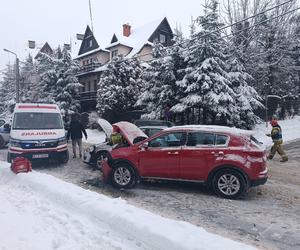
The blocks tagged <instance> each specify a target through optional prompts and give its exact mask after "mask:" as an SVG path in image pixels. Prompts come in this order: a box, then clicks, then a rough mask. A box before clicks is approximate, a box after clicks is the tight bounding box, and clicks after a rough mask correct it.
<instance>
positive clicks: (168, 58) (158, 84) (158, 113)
mask: <svg viewBox="0 0 300 250" xmlns="http://www.w3.org/2000/svg"><path fill="white" fill-rule="evenodd" d="M182 41H183V38H182V37H179V36H178V37H175V40H174V45H173V46H172V47H170V48H168V47H164V46H163V45H162V44H160V43H159V42H157V41H156V42H155V43H154V48H153V56H154V58H155V59H154V60H153V61H151V62H150V64H149V65H148V66H147V67H146V68H145V70H144V72H143V75H142V79H143V88H142V94H141V96H140V97H139V99H138V101H137V103H136V105H137V106H140V107H143V109H145V111H146V114H145V115H143V117H144V118H148V119H167V120H173V121H175V117H174V115H172V114H171V113H170V111H169V110H170V108H171V107H172V106H173V105H175V104H176V103H177V99H176V98H177V96H178V93H177V89H178V86H177V85H176V80H177V79H178V77H179V74H178V71H179V69H180V68H183V66H182V64H184V59H183V58H182V57H181V54H180V52H179V51H180V49H181V47H180V42H181V43H182Z"/></svg>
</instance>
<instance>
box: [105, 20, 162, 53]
mask: <svg viewBox="0 0 300 250" xmlns="http://www.w3.org/2000/svg"><path fill="white" fill-rule="evenodd" d="M163 19H164V18H162V19H158V20H155V21H153V22H150V23H148V24H145V25H143V26H140V27H138V28H135V29H134V28H132V29H131V34H130V36H129V37H126V36H123V33H122V34H119V35H118V34H116V37H117V39H118V41H117V42H114V43H111V44H109V45H108V46H107V47H106V49H107V48H111V47H113V46H116V45H118V44H122V45H125V46H128V47H131V48H132V50H131V52H130V53H129V54H128V55H127V56H126V57H128V58H130V57H132V56H134V55H135V54H137V53H139V52H140V51H141V49H142V48H143V46H144V45H145V44H150V45H152V43H151V42H149V41H148V40H149V39H150V37H151V35H152V34H153V33H154V31H155V30H156V29H157V27H158V26H159V25H160V24H161V22H162V21H163Z"/></svg>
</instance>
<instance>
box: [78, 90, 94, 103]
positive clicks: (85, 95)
mask: <svg viewBox="0 0 300 250" xmlns="http://www.w3.org/2000/svg"><path fill="white" fill-rule="evenodd" d="M96 98H97V91H87V92H81V93H80V101H94V100H96Z"/></svg>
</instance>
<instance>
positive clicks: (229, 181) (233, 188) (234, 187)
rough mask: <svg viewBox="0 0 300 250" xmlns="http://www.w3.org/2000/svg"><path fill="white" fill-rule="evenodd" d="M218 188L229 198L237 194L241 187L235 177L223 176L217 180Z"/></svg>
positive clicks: (230, 175)
mask: <svg viewBox="0 0 300 250" xmlns="http://www.w3.org/2000/svg"><path fill="white" fill-rule="evenodd" d="M218 188H219V190H220V191H221V192H222V193H223V194H224V195H226V196H231V195H235V194H237V193H238V192H239V190H240V188H241V185H240V182H239V180H238V178H237V177H236V176H234V175H232V174H224V175H222V176H221V177H220V178H219V180H218Z"/></svg>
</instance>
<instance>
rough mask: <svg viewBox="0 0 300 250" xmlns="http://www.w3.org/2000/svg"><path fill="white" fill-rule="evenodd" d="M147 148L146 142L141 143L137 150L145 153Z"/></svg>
mask: <svg viewBox="0 0 300 250" xmlns="http://www.w3.org/2000/svg"><path fill="white" fill-rule="evenodd" d="M148 146H149V143H148V142H144V143H142V144H141V145H140V146H139V148H140V149H141V150H142V151H145V150H146V149H147V148H148Z"/></svg>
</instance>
